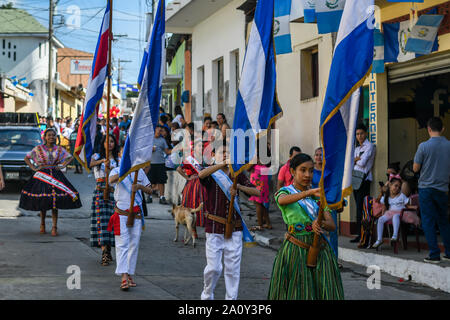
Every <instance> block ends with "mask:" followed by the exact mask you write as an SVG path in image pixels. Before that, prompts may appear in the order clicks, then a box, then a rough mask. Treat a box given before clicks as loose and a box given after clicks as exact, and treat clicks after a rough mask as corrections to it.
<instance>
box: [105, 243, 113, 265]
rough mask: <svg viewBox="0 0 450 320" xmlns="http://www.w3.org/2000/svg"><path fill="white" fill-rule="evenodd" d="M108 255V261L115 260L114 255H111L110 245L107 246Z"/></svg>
mask: <svg viewBox="0 0 450 320" xmlns="http://www.w3.org/2000/svg"><path fill="white" fill-rule="evenodd" d="M106 257H107V258H108V262H113V261H114V259H113V257H112V255H111V247H110V246H107V247H106Z"/></svg>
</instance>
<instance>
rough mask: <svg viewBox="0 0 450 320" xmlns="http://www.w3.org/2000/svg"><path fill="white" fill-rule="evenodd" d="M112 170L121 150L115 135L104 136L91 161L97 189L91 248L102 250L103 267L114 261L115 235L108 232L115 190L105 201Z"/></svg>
mask: <svg viewBox="0 0 450 320" xmlns="http://www.w3.org/2000/svg"><path fill="white" fill-rule="evenodd" d="M107 143H108V144H109V150H110V152H109V159H106V148H107V145H106V144H107ZM106 166H108V167H109V168H110V169H114V168H117V167H118V166H119V148H118V145H117V141H116V139H115V137H114V135H112V134H110V135H109V137H108V139H107V136H103V139H102V141H101V145H100V153H95V154H94V155H93V156H92V159H91V165H90V167H91V168H93V171H94V177H95V180H96V187H95V190H94V196H93V198H92V206H91V208H92V211H91V228H90V230H91V237H90V244H91V247H99V248H101V249H102V259H101V264H102V266H108V265H109V263H110V262H111V261H112V260H113V259H112V255H111V247H114V234H113V233H112V232H109V231H108V230H107V228H108V223H109V219H111V216H112V215H113V214H114V206H115V201H114V193H113V192H114V190H113V188H111V187H110V188H109V191H108V194H109V197H108V199H104V194H105V193H104V190H105V187H106V174H105V167H106Z"/></svg>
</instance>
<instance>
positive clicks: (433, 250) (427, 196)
mask: <svg viewBox="0 0 450 320" xmlns="http://www.w3.org/2000/svg"><path fill="white" fill-rule="evenodd" d="M427 129H428V134H429V135H430V139H429V140H428V141H425V142H422V143H421V144H420V145H419V148H418V149H417V152H416V155H415V157H414V166H413V170H414V172H416V173H419V172H420V177H419V204H420V212H421V218H422V228H423V231H424V233H425V237H426V239H427V243H428V248H429V250H430V253H429V256H428V257H427V258H425V259H424V261H425V262H431V263H439V262H440V261H441V251H440V249H439V247H438V243H437V236H436V224H437V225H438V227H439V231H440V234H441V237H442V242H443V243H444V247H445V255H444V256H443V259H444V260H447V261H450V224H449V222H448V207H447V206H448V184H449V182H450V181H449V176H450V141H448V140H447V138H446V137H443V136H442V133H443V132H444V129H445V128H444V126H443V124H442V120H441V119H440V118H437V117H433V118H431V119H430V120H428V123H427Z"/></svg>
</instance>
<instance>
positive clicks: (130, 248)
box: [108, 167, 152, 291]
mask: <svg viewBox="0 0 450 320" xmlns="http://www.w3.org/2000/svg"><path fill="white" fill-rule="evenodd" d="M148 169H149V168H148V167H147V168H146V171H148ZM136 174H137V175H138V178H137V184H133V181H134V177H135V175H136ZM118 181H119V168H118V167H117V168H114V169H113V170H111V173H110V175H109V183H111V184H116V183H117V182H118ZM132 192H135V193H136V196H135V200H134V206H133V209H132V212H131V215H132V217H131V219H130V220H131V221H133V226H132V227H128V226H127V220H128V216H129V215H130V205H131V195H132ZM142 192H144V193H147V194H151V193H152V188H151V185H150V181H149V180H148V178H147V174H146V172H144V170H142V169H140V170H139V171H137V172H133V173H131V174H129V175H128V176H127V177H126V178H125V179H124V180H122V182H120V183H118V184H117V185H116V186H115V191H114V199H115V200H116V207H115V212H114V215H113V216H112V217H111V219H110V221H109V225H108V231H112V230H114V235H115V245H116V264H117V267H116V274H117V275H120V276H122V282H121V285H120V289H121V290H124V291H126V290H128V289H129V288H130V287H136V283H135V282H134V280H133V278H132V277H131V276H133V275H134V274H135V270H136V264H137V257H138V251H139V242H140V239H141V233H142V229H143V226H144V217H143V210H142V205H145V204H144V203H143V199H144V195H143V194H142Z"/></svg>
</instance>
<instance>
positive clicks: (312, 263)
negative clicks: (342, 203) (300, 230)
mask: <svg viewBox="0 0 450 320" xmlns="http://www.w3.org/2000/svg"><path fill="white" fill-rule="evenodd" d="M322 203H323V202H322V201H320V208H319V216H318V217H317V223H318V224H319V226H320V225H321V224H322V221H323V206H322ZM319 240H320V235H318V234H317V233H314V240H313V243H312V245H311V247H310V248H309V250H308V257H307V259H306V265H307V266H308V267H310V268H315V267H316V266H317V256H318V255H319V252H320V244H319Z"/></svg>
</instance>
